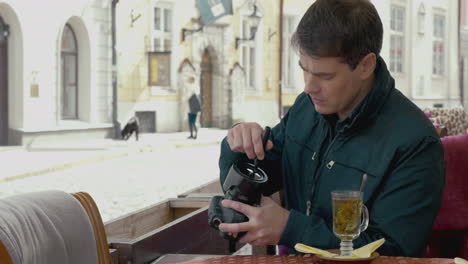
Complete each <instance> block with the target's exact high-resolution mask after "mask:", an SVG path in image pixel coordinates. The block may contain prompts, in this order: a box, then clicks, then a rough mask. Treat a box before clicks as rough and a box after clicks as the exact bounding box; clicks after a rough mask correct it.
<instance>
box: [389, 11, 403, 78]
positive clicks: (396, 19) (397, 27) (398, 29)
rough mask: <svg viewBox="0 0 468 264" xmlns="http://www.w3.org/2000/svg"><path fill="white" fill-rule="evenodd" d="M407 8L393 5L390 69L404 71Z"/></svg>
mask: <svg viewBox="0 0 468 264" xmlns="http://www.w3.org/2000/svg"><path fill="white" fill-rule="evenodd" d="M404 51H405V8H404V7H401V6H392V7H391V14H390V71H392V72H398V73H403V72H404V61H405V53H404Z"/></svg>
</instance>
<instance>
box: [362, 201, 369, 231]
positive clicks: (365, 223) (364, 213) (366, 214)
mask: <svg viewBox="0 0 468 264" xmlns="http://www.w3.org/2000/svg"><path fill="white" fill-rule="evenodd" d="M368 225H369V211H368V210H367V207H366V206H365V205H362V217H361V227H360V229H361V232H364V231H365V230H366V229H367V226H368Z"/></svg>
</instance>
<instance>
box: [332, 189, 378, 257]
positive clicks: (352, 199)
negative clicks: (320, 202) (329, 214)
mask: <svg viewBox="0 0 468 264" xmlns="http://www.w3.org/2000/svg"><path fill="white" fill-rule="evenodd" d="M331 198H332V210H333V233H334V234H335V235H336V236H337V237H338V238H339V239H340V240H341V243H340V256H344V257H346V256H351V254H352V252H353V239H355V238H357V237H358V236H359V235H360V234H361V232H364V230H366V228H367V226H368V225H369V212H368V211H367V207H366V206H365V205H364V204H363V202H362V192H360V191H333V192H332V193H331Z"/></svg>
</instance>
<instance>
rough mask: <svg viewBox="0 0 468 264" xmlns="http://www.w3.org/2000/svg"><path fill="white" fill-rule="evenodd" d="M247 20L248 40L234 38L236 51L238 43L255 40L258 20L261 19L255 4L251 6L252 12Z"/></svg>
mask: <svg viewBox="0 0 468 264" xmlns="http://www.w3.org/2000/svg"><path fill="white" fill-rule="evenodd" d="M247 19H248V22H247V23H248V24H249V26H250V37H249V38H239V37H236V49H237V48H238V47H239V43H240V42H242V41H251V40H254V39H255V34H256V33H257V29H258V25H259V24H260V20H261V19H262V17H261V16H260V12H259V11H258V8H257V5H256V4H254V5H253V12H252V14H251V15H250V16H248V17H247Z"/></svg>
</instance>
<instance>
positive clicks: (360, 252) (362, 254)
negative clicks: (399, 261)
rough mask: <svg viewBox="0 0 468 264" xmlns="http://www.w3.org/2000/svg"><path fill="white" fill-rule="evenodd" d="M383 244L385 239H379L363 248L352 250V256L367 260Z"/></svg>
mask: <svg viewBox="0 0 468 264" xmlns="http://www.w3.org/2000/svg"><path fill="white" fill-rule="evenodd" d="M383 243H385V238H381V239H379V240H376V241H374V242H372V243H369V244H367V245H365V246H363V247H360V248H358V249H355V250H353V256H356V257H358V258H368V257H370V256H371V255H372V252H374V251H376V250H377V249H378V248H379V247H380V246H381V245H383Z"/></svg>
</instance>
